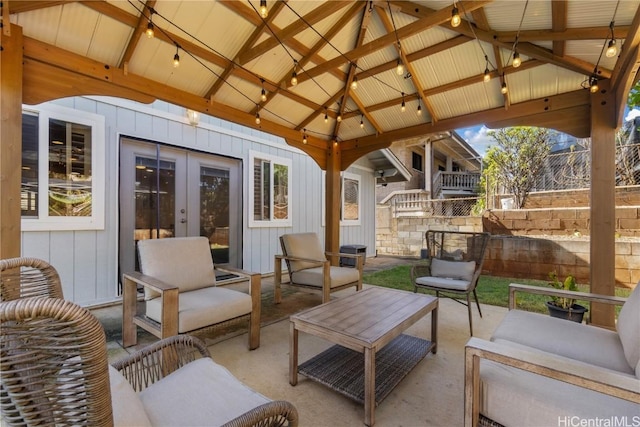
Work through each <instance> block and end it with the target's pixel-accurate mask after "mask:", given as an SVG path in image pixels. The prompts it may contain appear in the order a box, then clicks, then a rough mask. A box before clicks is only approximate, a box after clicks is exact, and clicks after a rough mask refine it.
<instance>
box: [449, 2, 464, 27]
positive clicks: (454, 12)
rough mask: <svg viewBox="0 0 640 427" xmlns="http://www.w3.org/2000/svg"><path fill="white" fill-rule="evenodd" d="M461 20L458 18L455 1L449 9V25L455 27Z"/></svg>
mask: <svg viewBox="0 0 640 427" xmlns="http://www.w3.org/2000/svg"><path fill="white" fill-rule="evenodd" d="M461 22H462V20H461V19H460V14H459V13H458V8H457V7H456V2H453V9H451V26H452V27H454V28H455V27H457V26H459V25H460V23H461Z"/></svg>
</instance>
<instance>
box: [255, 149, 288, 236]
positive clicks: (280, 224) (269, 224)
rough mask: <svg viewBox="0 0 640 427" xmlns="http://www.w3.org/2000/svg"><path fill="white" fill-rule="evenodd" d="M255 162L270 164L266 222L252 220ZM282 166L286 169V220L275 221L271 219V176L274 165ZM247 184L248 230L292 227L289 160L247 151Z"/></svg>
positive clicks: (272, 196) (272, 198) (272, 197)
mask: <svg viewBox="0 0 640 427" xmlns="http://www.w3.org/2000/svg"><path fill="white" fill-rule="evenodd" d="M256 160H262V161H267V162H269V163H270V164H271V167H270V168H269V172H270V177H271V179H270V182H271V185H270V186H269V190H270V195H269V196H270V198H269V199H270V208H271V209H270V211H271V218H270V219H268V220H256V219H255V218H254V210H255V197H254V193H255V190H256V189H255V181H254V164H255V161H256ZM276 164H277V165H282V166H286V167H287V198H288V200H287V202H288V203H287V218H286V219H276V218H273V212H274V210H273V203H274V195H273V175H274V171H275V169H276V168H275V165H276ZM247 173H248V177H247V182H248V183H249V197H248V199H249V209H248V213H247V216H248V218H247V219H248V224H249V228H261V227H291V226H292V225H293V220H292V216H293V210H292V208H291V206H292V203H293V191H292V187H293V186H292V183H293V181H292V161H291V159H287V158H284V157H278V156H273V155H271V154H266V153H262V152H260V151H254V150H250V151H249V167H248V168H247Z"/></svg>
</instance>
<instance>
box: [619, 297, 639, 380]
mask: <svg viewBox="0 0 640 427" xmlns="http://www.w3.org/2000/svg"><path fill="white" fill-rule="evenodd" d="M616 329H617V331H618V335H620V342H622V348H623V350H624V356H625V357H626V359H627V362H629V365H630V366H634V367H635V366H636V365H638V362H640V286H638V285H636V288H635V289H634V290H633V292H631V295H629V298H628V299H627V301H626V302H625V303H624V305H623V306H622V309H621V310H620V314H619V315H618V323H617V324H616ZM636 371H637V370H636ZM638 378H640V375H639V376H638Z"/></svg>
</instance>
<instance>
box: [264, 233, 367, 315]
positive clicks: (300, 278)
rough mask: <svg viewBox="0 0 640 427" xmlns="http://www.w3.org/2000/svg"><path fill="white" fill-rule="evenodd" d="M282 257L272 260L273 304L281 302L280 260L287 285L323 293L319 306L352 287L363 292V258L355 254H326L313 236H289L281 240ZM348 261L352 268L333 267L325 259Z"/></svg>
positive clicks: (277, 256)
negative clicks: (334, 258)
mask: <svg viewBox="0 0 640 427" xmlns="http://www.w3.org/2000/svg"><path fill="white" fill-rule="evenodd" d="M280 246H281V247H282V255H276V256H275V270H274V301H275V303H276V304H279V303H280V302H281V301H282V291H281V288H280V285H281V283H282V260H284V261H285V263H286V265H287V271H288V273H289V285H292V286H301V287H306V288H311V289H319V290H321V291H322V302H323V303H325V302H328V301H329V299H330V295H331V292H335V291H339V290H342V289H346V288H350V287H351V286H355V288H356V290H358V291H359V290H361V289H362V268H363V263H364V261H363V257H362V255H357V254H347V253H331V252H325V251H324V249H323V248H322V244H321V243H320V239H319V238H318V235H317V234H316V233H292V234H283V235H282V236H280ZM338 256H339V257H340V258H351V259H352V260H353V261H355V262H354V265H355V268H350V267H338V266H332V265H331V263H330V261H329V260H328V257H338Z"/></svg>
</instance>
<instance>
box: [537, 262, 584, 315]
mask: <svg viewBox="0 0 640 427" xmlns="http://www.w3.org/2000/svg"><path fill="white" fill-rule="evenodd" d="M549 280H550V282H549V286H551V287H552V288H555V289H561V290H565V291H577V290H578V286H577V284H576V278H575V277H573V276H572V275H568V276H567V277H566V278H565V279H564V281H561V280H560V279H558V275H557V274H556V272H555V271H552V272H551V273H549ZM547 308H548V309H549V315H550V316H551V317H558V318H561V319H568V320H572V321H574V322H578V323H582V319H583V317H584V313H585V312H586V311H587V310H588V309H587V308H586V307H584V306H581V305H580V304H576V300H575V298H568V297H558V296H552V297H551V301H547Z"/></svg>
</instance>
